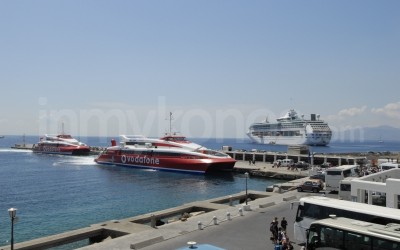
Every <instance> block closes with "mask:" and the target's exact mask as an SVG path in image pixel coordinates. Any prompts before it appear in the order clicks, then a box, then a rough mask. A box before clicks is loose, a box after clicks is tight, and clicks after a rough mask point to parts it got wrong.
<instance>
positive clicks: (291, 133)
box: [252, 130, 301, 136]
mask: <svg viewBox="0 0 400 250" xmlns="http://www.w3.org/2000/svg"><path fill="white" fill-rule="evenodd" d="M252 134H253V135H254V136H299V135H301V134H300V131H299V130H298V131H283V132H282V131H265V132H253V133H252Z"/></svg>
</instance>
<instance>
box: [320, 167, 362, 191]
mask: <svg viewBox="0 0 400 250" xmlns="http://www.w3.org/2000/svg"><path fill="white" fill-rule="evenodd" d="M359 167H360V166H359V165H343V166H339V167H334V168H328V169H326V170H325V190H326V191H327V192H338V191H339V182H340V181H341V180H343V179H344V178H346V177H359V173H360V170H359Z"/></svg>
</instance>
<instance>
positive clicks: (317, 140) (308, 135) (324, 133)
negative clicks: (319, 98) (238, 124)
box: [247, 109, 332, 146]
mask: <svg viewBox="0 0 400 250" xmlns="http://www.w3.org/2000/svg"><path fill="white" fill-rule="evenodd" d="M247 135H248V136H249V137H250V139H251V140H252V141H253V142H255V143H260V144H279V145H313V146H326V145H328V144H329V142H330V141H331V137H332V131H331V129H330V128H329V125H328V124H327V123H326V122H324V121H323V120H320V119H319V115H316V114H311V119H310V120H306V119H304V116H303V115H302V116H301V117H299V116H298V114H297V112H296V111H295V110H293V109H291V110H289V111H288V112H287V113H286V114H285V115H284V116H283V117H281V118H278V119H277V122H276V123H270V122H268V119H266V120H265V121H263V122H259V123H253V124H252V125H251V126H250V128H249V131H248V132H247Z"/></svg>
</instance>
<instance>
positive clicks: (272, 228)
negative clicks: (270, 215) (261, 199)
mask: <svg viewBox="0 0 400 250" xmlns="http://www.w3.org/2000/svg"><path fill="white" fill-rule="evenodd" d="M269 230H270V231H271V240H272V241H273V242H274V243H275V244H276V243H278V218H277V217H275V218H274V220H273V221H272V222H271V224H270V227H269Z"/></svg>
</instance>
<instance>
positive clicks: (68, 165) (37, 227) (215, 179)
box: [0, 136, 400, 249]
mask: <svg viewBox="0 0 400 250" xmlns="http://www.w3.org/2000/svg"><path fill="white" fill-rule="evenodd" d="M77 139H79V140H80V141H82V142H84V143H86V144H88V145H90V146H98V147H107V146H109V145H110V140H111V139H112V138H106V137H81V138H77ZM38 140H39V136H23V137H22V136H5V137H4V138H2V139H0V246H5V245H9V244H10V237H11V236H10V235H11V220H10V217H9V214H8V209H9V208H16V209H18V210H17V219H16V221H15V223H14V242H15V243H18V242H23V241H27V240H31V239H35V238H39V237H44V236H49V235H53V234H58V233H62V232H65V231H69V230H74V229H79V228H83V227H87V226H90V225H91V224H96V223H100V222H104V221H108V220H118V219H123V218H128V217H133V216H136V215H141V214H145V213H151V212H154V211H158V210H163V209H167V208H171V207H175V206H179V205H182V204H185V203H188V202H192V201H197V200H206V199H211V198H215V197H220V196H225V195H229V194H234V193H238V192H241V191H244V190H245V181H246V180H245V176H244V175H243V174H239V173H232V174H226V175H218V176H215V175H193V174H183V173H170V172H164V171H154V170H143V169H133V168H125V167H115V166H108V165H107V166H103V165H99V164H96V163H95V162H94V159H95V156H79V157H78V156H62V155H44V154H36V153H32V152H31V151H30V150H19V149H12V148H11V146H14V144H18V143H22V142H25V143H32V144H33V143H36V142H37V141H38ZM190 140H191V141H193V142H196V143H199V144H201V145H203V146H205V147H208V148H211V149H221V148H222V146H231V147H232V148H233V149H234V150H239V149H240V150H247V151H248V150H265V151H272V152H286V151H287V146H281V145H259V144H253V143H251V141H250V140H248V139H232V138H228V139H220V138H218V139H215V138H208V139H205V138H192V139H190ZM310 151H312V152H315V153H357V152H359V153H367V152H399V151H400V142H396V141H385V142H384V143H381V142H378V141H362V142H354V141H353V142H350V141H349V142H346V141H341V142H334V141H333V142H331V144H330V145H329V146H325V147H310ZM281 182H282V181H281V180H276V179H266V178H257V177H251V178H250V179H249V180H248V189H250V190H257V191H265V189H266V187H268V186H271V185H273V184H276V183H281ZM79 244H80V245H79ZM85 244H87V243H86V242H80V243H76V244H75V245H74V244H72V245H69V246H63V247H60V248H54V249H74V248H77V247H80V246H83V245H85Z"/></svg>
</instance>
